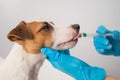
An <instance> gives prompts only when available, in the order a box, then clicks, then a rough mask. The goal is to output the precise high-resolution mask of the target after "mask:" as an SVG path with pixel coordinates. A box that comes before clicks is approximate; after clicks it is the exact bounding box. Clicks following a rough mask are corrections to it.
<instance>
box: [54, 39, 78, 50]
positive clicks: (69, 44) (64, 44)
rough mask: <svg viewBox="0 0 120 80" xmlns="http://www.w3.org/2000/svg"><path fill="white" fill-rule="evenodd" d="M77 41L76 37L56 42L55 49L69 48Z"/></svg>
mask: <svg viewBox="0 0 120 80" xmlns="http://www.w3.org/2000/svg"><path fill="white" fill-rule="evenodd" d="M77 42H78V39H76V40H70V41H67V42H63V43H60V44H58V45H57V47H56V49H57V50H65V49H70V48H73V47H74V46H75V45H76V44H77Z"/></svg>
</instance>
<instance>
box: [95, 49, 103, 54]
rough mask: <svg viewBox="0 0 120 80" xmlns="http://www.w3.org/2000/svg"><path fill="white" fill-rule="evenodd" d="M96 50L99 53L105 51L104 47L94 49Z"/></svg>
mask: <svg viewBox="0 0 120 80" xmlns="http://www.w3.org/2000/svg"><path fill="white" fill-rule="evenodd" d="M96 51H97V52H98V53H100V54H103V53H104V52H105V50H104V49H96Z"/></svg>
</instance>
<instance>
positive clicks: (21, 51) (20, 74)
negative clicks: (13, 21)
mask: <svg viewBox="0 0 120 80" xmlns="http://www.w3.org/2000/svg"><path fill="white" fill-rule="evenodd" d="M79 29H80V27H79V25H78V24H73V25H69V26H66V27H65V26H63V27H61V26H60V27H55V24H53V23H51V22H29V23H26V22H24V21H22V22H21V23H19V24H18V25H17V27H15V28H14V29H13V30H12V31H10V32H9V33H8V36H7V37H8V39H9V40H10V41H13V42H16V43H15V45H14V46H13V48H12V50H11V51H10V54H9V55H8V56H7V58H6V59H5V60H4V61H3V62H2V64H1V65H0V80H38V72H39V69H40V67H41V66H42V64H43V62H44V59H45V56H44V55H42V54H41V51H40V49H41V48H43V47H50V48H53V49H56V50H63V49H68V48H72V47H74V46H75V45H76V43H77V40H78V38H77V36H78V33H79Z"/></svg>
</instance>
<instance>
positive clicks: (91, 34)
mask: <svg viewBox="0 0 120 80" xmlns="http://www.w3.org/2000/svg"><path fill="white" fill-rule="evenodd" d="M94 36H105V37H106V36H112V33H106V34H96V33H79V38H82V37H94Z"/></svg>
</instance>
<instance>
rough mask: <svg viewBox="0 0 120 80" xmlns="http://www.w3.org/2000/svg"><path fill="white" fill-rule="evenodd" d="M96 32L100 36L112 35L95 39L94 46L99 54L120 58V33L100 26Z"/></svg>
mask: <svg viewBox="0 0 120 80" xmlns="http://www.w3.org/2000/svg"><path fill="white" fill-rule="evenodd" d="M96 32H97V33H98V34H107V33H111V34H112V36H106V37H105V36H101V35H100V36H95V37H94V46H95V48H96V50H97V52H98V53H100V54H103V55H114V56H120V32H119V31H117V30H114V31H110V30H108V29H106V28H105V27H104V26H99V27H98V28H97V31H96Z"/></svg>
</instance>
